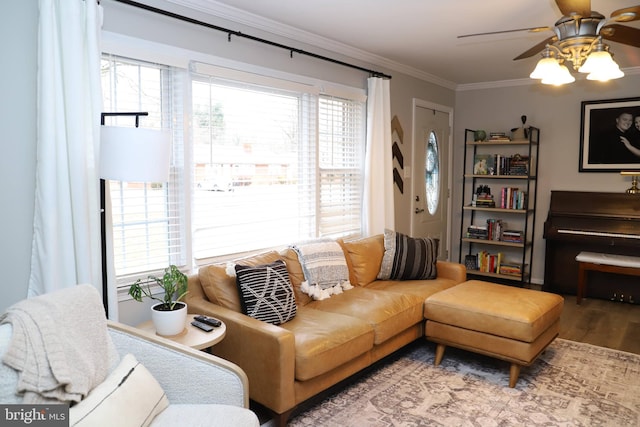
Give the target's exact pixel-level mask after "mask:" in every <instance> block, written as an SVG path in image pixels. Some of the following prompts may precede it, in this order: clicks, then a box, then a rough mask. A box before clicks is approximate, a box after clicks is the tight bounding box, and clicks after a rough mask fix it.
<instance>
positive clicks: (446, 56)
mask: <svg viewBox="0 0 640 427" xmlns="http://www.w3.org/2000/svg"><path fill="white" fill-rule="evenodd" d="M169 1H171V2H173V3H176V4H180V5H183V6H188V7H191V8H194V9H198V10H200V11H205V12H209V13H211V14H214V15H216V16H220V17H223V18H227V19H232V20H234V21H235V22H239V23H243V24H249V25H252V26H253V27H256V28H260V29H261V30H266V31H269V32H272V33H274V34H277V35H283V36H287V37H291V38H292V39H294V40H300V41H303V42H306V43H312V44H313V45H315V46H319V47H322V48H328V49H331V50H332V51H335V52H339V53H345V54H348V55H349V56H352V57H354V58H357V59H361V60H364V61H367V62H371V63H373V64H374V65H378V66H384V67H387V68H390V69H391V70H392V71H393V70H395V71H403V72H405V73H408V74H410V75H415V76H418V77H423V78H426V79H429V80H432V81H435V82H441V83H444V84H445V85H446V86H457V85H464V84H472V83H481V82H496V81H503V80H513V79H526V78H528V75H529V73H531V71H532V70H533V68H534V67H535V64H536V62H537V60H538V58H539V57H538V56H537V55H535V56H533V57H530V58H527V59H522V60H519V61H513V58H515V57H516V56H518V55H519V54H521V53H522V52H524V51H526V50H528V49H529V48H531V47H533V46H534V45H536V44H537V43H539V42H541V41H543V40H544V39H545V38H547V37H549V36H550V35H552V33H551V32H542V33H532V32H527V31H522V32H515V33H506V34H498V35H486V36H477V37H471V38H462V39H459V38H457V36H459V35H462V34H470V33H479V32H488V31H497V30H510V29H517V28H529V27H539V26H553V24H554V23H555V22H556V21H557V20H558V19H559V18H560V17H561V13H560V11H559V10H558V7H557V6H556V3H555V1H554V0H219V1H214V0H169ZM639 3H640V0H592V1H591V6H592V7H591V8H592V10H595V11H598V12H600V13H601V14H603V15H605V16H609V15H610V14H611V12H613V11H614V10H617V9H621V8H625V7H630V6H635V5H637V4H639ZM625 25H629V26H632V27H635V28H640V21H635V22H630V23H626V24H625ZM230 29H231V30H235V29H234V28H230ZM609 44H610V47H611V52H612V53H613V54H614V58H615V60H616V61H617V62H618V64H619V65H620V67H621V68H622V69H623V70H624V69H625V68H629V67H640V49H638V48H634V47H630V46H626V45H622V44H618V43H613V42H609ZM291 46H292V47H296V46H295V45H293V44H292V45H291ZM307 50H308V49H307ZM630 71H632V72H637V71H636V70H630ZM390 74H393V72H391V73H390ZM576 77H578V76H576ZM578 78H580V77H578Z"/></svg>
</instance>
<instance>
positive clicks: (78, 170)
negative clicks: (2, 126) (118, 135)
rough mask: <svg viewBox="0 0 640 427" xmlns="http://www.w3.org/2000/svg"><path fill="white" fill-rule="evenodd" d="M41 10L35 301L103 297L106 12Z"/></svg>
mask: <svg viewBox="0 0 640 427" xmlns="http://www.w3.org/2000/svg"><path fill="white" fill-rule="evenodd" d="M39 10H40V14H39V24H38V31H39V34H38V74H37V77H38V82H37V84H38V101H37V102H38V116H37V135H38V136H37V167H36V193H35V213H34V234H33V246H32V255H31V275H30V279H29V296H34V295H40V294H44V293H47V292H51V291H53V290H56V289H60V288H65V287H71V286H75V285H76V284H78V283H90V284H92V285H93V286H95V287H96V288H97V289H98V290H99V292H102V286H101V284H102V279H101V261H100V216H99V215H100V212H99V207H100V203H99V186H98V185H99V180H98V179H99V178H98V171H97V165H98V161H97V160H98V159H97V156H98V153H99V152H100V150H99V143H100V142H99V141H100V112H101V105H102V95H101V88H100V45H99V37H100V27H101V24H102V11H101V8H100V6H99V5H98V4H97V2H96V1H95V0H93V1H89V0H88V1H83V0H40V1H39ZM114 305H115V304H114Z"/></svg>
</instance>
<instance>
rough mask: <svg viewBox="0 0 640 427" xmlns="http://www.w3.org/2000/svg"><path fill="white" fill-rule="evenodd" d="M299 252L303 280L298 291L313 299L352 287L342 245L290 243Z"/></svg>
mask: <svg viewBox="0 0 640 427" xmlns="http://www.w3.org/2000/svg"><path fill="white" fill-rule="evenodd" d="M291 248H292V249H293V250H294V251H296V253H297V254H298V259H299V260H300V265H301V266H302V271H303V273H304V278H305V281H304V282H302V284H301V286H300V290H301V291H302V292H304V293H306V294H308V295H309V296H311V298H313V299H315V300H322V299H326V298H329V297H330V296H331V295H335V294H341V293H342V292H343V291H346V290H348V289H352V288H353V286H351V283H350V282H349V268H348V267H347V261H346V260H345V257H344V252H343V251H342V247H341V246H340V244H338V242H335V241H317V242H311V243H304V244H298V245H293V246H291Z"/></svg>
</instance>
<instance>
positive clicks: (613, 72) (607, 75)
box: [587, 66, 624, 82]
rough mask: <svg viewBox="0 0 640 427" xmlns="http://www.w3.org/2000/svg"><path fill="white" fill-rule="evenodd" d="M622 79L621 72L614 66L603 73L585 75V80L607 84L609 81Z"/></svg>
mask: <svg viewBox="0 0 640 427" xmlns="http://www.w3.org/2000/svg"><path fill="white" fill-rule="evenodd" d="M621 77H624V73H623V72H622V70H621V69H620V68H619V67H617V66H616V68H611V69H609V70H605V71H592V72H591V73H589V75H587V80H597V81H599V82H608V81H609V80H614V79H619V78H621Z"/></svg>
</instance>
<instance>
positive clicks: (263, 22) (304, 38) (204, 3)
mask: <svg viewBox="0 0 640 427" xmlns="http://www.w3.org/2000/svg"><path fill="white" fill-rule="evenodd" d="M167 1H168V2H170V3H173V4H177V5H180V6H184V7H187V8H190V9H194V10H197V11H199V12H203V13H206V14H209V15H213V16H216V17H218V18H222V19H225V20H228V21H232V22H235V23H237V24H241V25H246V26H248V27H252V28H256V29H258V30H262V31H267V32H269V33H271V34H274V35H277V36H281V37H286V38H288V39H291V40H296V41H299V42H301V43H305V44H308V45H311V46H316V47H318V48H320V49H325V50H327V51H330V52H335V53H338V54H341V55H345V56H347V57H349V58H353V59H357V60H360V61H363V62H365V63H367V64H371V65H375V66H378V67H382V68H386V69H389V70H393V71H397V72H400V73H403V74H406V75H409V76H412V77H415V78H417V79H420V80H424V81H427V82H430V83H433V84H436V85H438V86H442V87H445V88H448V89H452V90H455V89H456V83H454V82H452V81H449V80H446V79H443V78H440V77H438V76H434V75H432V74H429V73H426V72H424V71H421V70H418V69H416V68H413V67H409V66H407V65H404V64H401V63H398V62H396V61H392V60H390V59H388V58H384V57H382V56H379V55H375V54H373V53H371V52H367V51H364V50H362V49H357V48H354V47H353V46H349V45H347V44H345V43H341V42H338V41H336V40H332V39H329V38H326V37H321V36H319V35H317V34H313V33H310V32H308V31H303V30H300V29H299V28H295V27H292V26H289V25H284V24H282V23H280V22H276V21H273V20H271V19H266V18H264V17H262V16H259V15H256V14H253V13H249V12H246V11H243V10H240V9H237V8H235V7H231V6H228V5H225V4H221V3H218V2H216V1H212V0H167Z"/></svg>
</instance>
